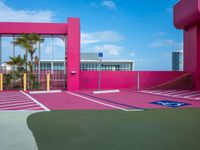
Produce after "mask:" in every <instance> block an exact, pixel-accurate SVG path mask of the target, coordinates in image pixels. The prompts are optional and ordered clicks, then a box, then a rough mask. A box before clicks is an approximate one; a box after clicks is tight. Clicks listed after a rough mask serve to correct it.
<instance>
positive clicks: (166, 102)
mask: <svg viewBox="0 0 200 150" xmlns="http://www.w3.org/2000/svg"><path fill="white" fill-rule="evenodd" d="M150 103H151V104H156V105H162V106H166V107H172V108H177V107H183V106H188V105H191V104H189V103H184V102H176V101H170V100H162V101H155V102H150Z"/></svg>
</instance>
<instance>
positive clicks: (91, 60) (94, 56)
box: [2, 53, 134, 72]
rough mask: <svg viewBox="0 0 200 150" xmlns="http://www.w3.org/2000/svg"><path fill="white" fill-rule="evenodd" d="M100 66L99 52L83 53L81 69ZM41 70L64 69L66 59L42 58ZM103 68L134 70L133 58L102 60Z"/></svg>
mask: <svg viewBox="0 0 200 150" xmlns="http://www.w3.org/2000/svg"><path fill="white" fill-rule="evenodd" d="M2 65H3V66H2V70H6V71H8V69H9V70H10V67H9V66H7V65H6V67H5V64H2ZM99 68H100V60H99V57H98V53H81V64H80V69H81V70H85V71H97V70H99ZM38 69H39V66H37V67H36V65H35V64H34V65H33V70H38ZM39 70H40V71H42V72H49V71H64V70H65V65H64V60H53V61H52V60H40V69H39ZM101 70H104V71H133V70H134V61H133V60H102V61H101ZM64 72H65V71H64Z"/></svg>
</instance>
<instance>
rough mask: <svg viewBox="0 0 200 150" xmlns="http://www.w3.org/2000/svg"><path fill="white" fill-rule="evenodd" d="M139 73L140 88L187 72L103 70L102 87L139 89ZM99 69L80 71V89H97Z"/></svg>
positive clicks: (145, 87)
mask: <svg viewBox="0 0 200 150" xmlns="http://www.w3.org/2000/svg"><path fill="white" fill-rule="evenodd" d="M138 73H139V76H140V81H139V85H140V89H147V88H150V87H152V86H156V85H159V84H162V83H165V82H168V81H170V80H173V79H174V78H177V77H179V76H181V75H183V74H185V73H186V72H172V71H102V72H101V88H102V89H116V88H118V89H123V88H132V89H137V84H138ZM97 88H98V71H81V72H80V89H97Z"/></svg>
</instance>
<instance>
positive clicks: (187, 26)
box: [174, 0, 200, 90]
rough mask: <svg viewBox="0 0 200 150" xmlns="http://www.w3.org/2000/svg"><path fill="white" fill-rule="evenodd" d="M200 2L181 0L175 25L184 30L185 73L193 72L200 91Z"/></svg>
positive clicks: (176, 7)
mask: <svg viewBox="0 0 200 150" xmlns="http://www.w3.org/2000/svg"><path fill="white" fill-rule="evenodd" d="M199 22H200V0H181V1H180V2H179V3H177V4H176V5H175V6H174V25H175V26H176V27H177V28H178V29H183V30H184V71H187V72H191V73H192V78H193V85H194V89H196V90H200V24H199Z"/></svg>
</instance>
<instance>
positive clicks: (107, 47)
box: [94, 44, 124, 56]
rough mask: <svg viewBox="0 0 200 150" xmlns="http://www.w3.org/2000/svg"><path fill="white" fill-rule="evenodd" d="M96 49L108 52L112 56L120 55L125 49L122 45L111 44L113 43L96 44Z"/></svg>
mask: <svg viewBox="0 0 200 150" xmlns="http://www.w3.org/2000/svg"><path fill="white" fill-rule="evenodd" d="M94 49H95V51H97V52H103V53H107V54H108V55H112V56H118V55H119V54H120V52H121V51H123V50H124V48H123V47H122V46H117V45H111V44H104V45H101V46H99V45H98V46H95V47H94Z"/></svg>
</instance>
